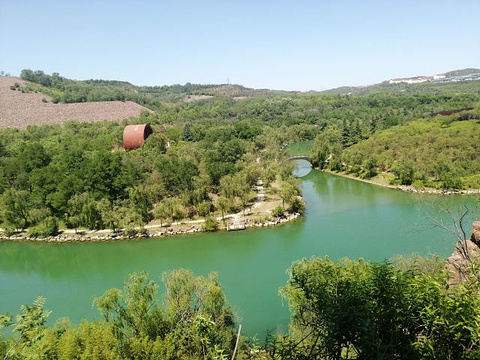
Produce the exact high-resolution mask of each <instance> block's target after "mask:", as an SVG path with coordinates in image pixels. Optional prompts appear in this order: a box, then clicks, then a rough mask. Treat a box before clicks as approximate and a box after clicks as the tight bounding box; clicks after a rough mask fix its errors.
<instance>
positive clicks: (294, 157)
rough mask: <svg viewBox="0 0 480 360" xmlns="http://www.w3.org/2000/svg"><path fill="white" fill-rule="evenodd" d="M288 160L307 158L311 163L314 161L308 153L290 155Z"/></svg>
mask: <svg viewBox="0 0 480 360" xmlns="http://www.w3.org/2000/svg"><path fill="white" fill-rule="evenodd" d="M287 160H292V161H293V160H306V161H308V162H309V163H312V162H311V161H310V157H309V156H307V155H295V156H290V157H289V158H288V159H287Z"/></svg>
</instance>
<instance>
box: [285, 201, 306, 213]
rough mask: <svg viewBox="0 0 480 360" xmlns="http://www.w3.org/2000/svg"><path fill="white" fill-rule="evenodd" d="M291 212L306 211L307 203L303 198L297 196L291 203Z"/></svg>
mask: <svg viewBox="0 0 480 360" xmlns="http://www.w3.org/2000/svg"><path fill="white" fill-rule="evenodd" d="M288 210H289V211H290V212H291V213H299V214H302V213H303V212H304V211H305V203H304V202H303V200H302V199H300V198H298V197H295V198H294V199H293V200H292V203H291V204H290V209H288Z"/></svg>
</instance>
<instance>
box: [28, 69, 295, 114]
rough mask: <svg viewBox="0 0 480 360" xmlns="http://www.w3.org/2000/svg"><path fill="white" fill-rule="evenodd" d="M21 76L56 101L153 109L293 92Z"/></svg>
mask: <svg viewBox="0 0 480 360" xmlns="http://www.w3.org/2000/svg"><path fill="white" fill-rule="evenodd" d="M21 78H22V79H23V80H26V81H29V82H30V83H31V85H29V88H28V90H33V91H38V92H42V93H44V94H47V95H50V96H51V97H52V101H53V102H54V103H80V102H92V101H116V100H119V101H125V100H130V101H133V102H136V103H137V104H140V105H143V106H146V107H148V108H150V109H152V110H154V109H158V108H160V107H161V106H162V103H177V102H182V101H194V100H200V99H205V98H208V97H212V96H228V97H232V98H236V99H239V98H244V97H251V96H275V95H285V94H292V93H293V92H287V91H272V90H268V89H259V90H257V89H250V88H246V87H244V86H242V85H230V84H220V85H217V84H191V83H186V84H185V85H180V84H176V85H163V86H136V85H133V84H131V83H129V82H126V81H116V80H93V79H92V80H71V79H67V78H65V77H62V76H60V75H59V74H58V73H53V74H52V75H49V74H45V73H44V72H43V71H40V70H37V71H32V70H28V69H26V70H22V72H21Z"/></svg>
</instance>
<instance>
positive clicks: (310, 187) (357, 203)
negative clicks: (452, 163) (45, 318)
mask: <svg viewBox="0 0 480 360" xmlns="http://www.w3.org/2000/svg"><path fill="white" fill-rule="evenodd" d="M300 164H301V166H300V170H305V168H307V167H308V166H305V164H304V163H303V165H302V163H300ZM307 173H308V174H307ZM303 175H305V176H304V177H302V178H301V179H302V180H301V181H302V189H303V194H304V198H305V201H306V203H307V211H306V213H305V216H304V217H302V218H301V219H300V220H297V221H295V222H293V223H290V224H287V225H284V226H281V227H275V228H266V229H255V230H245V231H241V232H228V233H227V232H219V233H214V234H201V235H192V236H185V237H171V238H159V239H143V240H136V241H121V242H106V243H83V244H34V243H11V242H3V243H0V313H4V312H9V313H17V312H18V310H19V306H20V304H24V303H31V302H32V301H33V300H34V299H35V298H36V297H37V296H39V295H43V296H46V298H47V302H46V305H45V308H47V309H51V310H53V314H52V315H51V322H53V321H54V320H55V319H58V318H60V317H69V318H70V319H71V320H72V321H73V322H74V323H77V322H79V321H80V319H82V318H86V319H92V318H95V317H99V313H98V311H97V310H96V309H94V308H93V307H92V300H93V298H94V297H96V296H99V295H101V294H102V293H103V291H105V290H106V289H108V288H111V287H121V286H122V283H123V282H124V281H125V279H126V278H127V275H128V274H129V273H132V272H135V271H141V270H147V271H148V272H149V273H150V276H151V277H152V278H153V279H155V280H157V281H158V282H160V277H161V274H162V273H163V272H165V271H169V270H173V269H178V268H188V269H192V270H193V271H194V272H195V273H196V274H201V275H206V274H208V273H209V272H211V271H215V272H217V273H218V274H219V279H220V282H221V283H222V285H223V286H224V289H225V292H226V295H227V298H228V300H229V301H230V303H231V304H232V305H233V307H234V309H235V311H236V313H237V314H238V317H239V320H238V321H239V322H240V323H241V324H242V325H243V329H244V333H245V334H246V335H250V336H254V335H257V337H258V338H260V339H263V336H264V334H265V331H267V330H269V331H276V330H286V329H287V325H288V322H289V311H288V307H287V304H286V303H284V302H282V300H281V298H280V297H279V295H278V289H279V287H281V286H282V285H284V284H285V282H286V280H287V274H286V270H287V269H288V267H289V266H290V265H291V263H292V262H293V261H295V260H297V259H301V258H303V257H306V258H310V257H312V256H329V257H330V258H331V259H339V258H342V257H349V258H352V259H357V258H360V257H362V258H365V259H368V260H382V259H385V258H390V257H391V256H393V255H396V254H403V255H409V254H412V253H419V254H422V255H431V254H439V255H441V256H444V257H445V256H448V255H449V254H450V253H451V252H452V250H453V244H454V240H453V239H452V238H451V237H450V236H449V235H448V234H447V233H446V232H444V231H441V230H439V229H431V225H432V223H431V220H429V219H428V217H432V216H437V215H438V214H439V210H438V209H439V208H440V207H442V206H448V207H449V208H450V209H455V208H458V207H459V206H461V205H462V204H464V203H470V204H471V203H473V202H474V201H475V198H474V197H465V196H448V197H441V196H435V195H419V194H410V193H404V192H400V191H397V190H392V189H385V188H381V187H377V186H374V185H370V184H366V183H362V182H358V181H355V180H350V179H346V178H341V177H337V176H333V175H329V174H325V173H321V172H319V171H316V170H312V171H310V172H308V171H304V172H303Z"/></svg>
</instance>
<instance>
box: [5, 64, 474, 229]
mask: <svg viewBox="0 0 480 360" xmlns="http://www.w3.org/2000/svg"><path fill="white" fill-rule="evenodd" d="M22 76H23V77H25V78H29V77H31V76H33V78H31V80H32V81H35V82H36V83H40V84H42V86H45V88H46V89H48V91H66V89H68V88H69V86H70V85H71V86H73V87H74V88H75V87H76V86H77V85H78V86H85V89H91V90H92V91H93V89H94V88H96V87H97V86H99V88H98V89H97V90H98V91H99V93H101V94H107V95H108V91H104V90H105V89H104V87H105V88H106V89H109V91H112V92H116V91H117V90H118V89H119V88H125V89H128V88H129V86H130V85H129V84H126V83H122V82H107V81H88V82H82V83H79V82H74V81H71V80H68V79H64V78H62V77H60V76H58V75H57V74H54V75H46V74H44V73H43V72H31V71H27V70H25V71H24V72H22ZM59 89H60V90H59ZM61 89H63V90H61ZM72 89H73V88H72ZM158 89H160V88H158ZM195 89H196V88H195V86H193V87H192V88H181V87H179V88H178V89H177V88H176V90H175V91H178V92H179V93H182V94H185V93H186V92H189V91H194V90H195ZM77 90H78V89H77ZM72 91H73V93H76V94H77V93H79V92H78V91H76V90H75V91H74V90H72ZM159 91H160V90H159ZM172 91H173V90H172ZM87 92H88V91H87ZM65 93H66V92H65ZM108 96H109V95H108ZM77 100H78V99H77ZM87 100H88V99H87ZM87 100H85V101H87ZM479 100H480V95H475V94H451V95H448V94H440V95H434V94H428V95H427V94H426V95H407V94H401V95H396V94H375V95H369V96H342V95H316V94H290V95H288V96H255V97H248V98H244V99H241V100H237V99H234V98H232V97H228V96H214V97H212V98H209V99H202V100H197V101H192V102H178V103H168V102H162V103H161V105H159V108H158V110H157V111H155V112H152V113H148V114H147V113H146V114H144V115H143V116H142V117H141V118H133V119H130V120H128V121H122V122H104V123H79V122H74V121H73V122H67V123H66V124H64V125H63V126H60V125H44V126H30V127H28V128H27V129H26V130H15V129H3V130H0V202H1V204H2V208H1V209H2V211H1V212H0V222H1V223H3V226H2V227H4V228H5V229H6V230H7V233H12V232H13V231H14V230H15V229H24V228H27V227H28V228H29V229H30V230H29V232H30V234H31V235H32V236H35V235H39V236H41V235H48V234H53V233H55V232H56V231H57V229H58V228H59V227H60V228H64V227H69V228H72V229H77V228H83V229H85V228H86V229H102V228H111V229H117V228H128V229H131V228H134V227H138V226H142V225H144V224H146V223H148V222H149V221H151V220H152V219H157V220H160V221H164V220H167V219H168V220H180V219H186V218H198V217H208V216H211V215H213V214H215V212H221V213H222V214H223V213H224V212H225V211H240V210H241V209H242V208H243V207H245V206H246V205H247V204H249V203H251V201H252V197H254V194H252V186H253V185H254V184H255V182H256V180H257V179H263V181H264V182H265V183H266V185H267V186H269V185H270V184H272V183H273V184H275V189H276V191H277V193H278V194H279V196H280V197H282V199H283V200H284V201H283V203H284V204H285V206H286V207H287V208H290V210H291V211H298V210H299V209H300V208H301V205H300V204H298V201H297V200H295V199H296V194H298V193H299V190H298V186H297V184H296V183H295V180H294V179H293V177H292V175H291V169H292V166H293V165H292V164H291V163H290V162H288V161H287V160H286V157H287V156H286V155H285V152H284V149H285V147H286V145H287V144H289V143H293V142H297V141H301V140H312V139H316V141H315V145H314V149H313V153H312V163H313V164H314V165H315V166H319V167H328V168H330V169H332V170H336V171H347V172H351V173H353V174H355V175H357V176H362V177H373V176H375V175H376V173H377V172H380V171H387V172H389V173H391V174H392V175H391V176H392V181H394V182H395V181H397V182H400V183H414V184H415V185H418V186H420V185H421V186H434V187H455V188H456V187H465V188H468V187H474V188H478V187H479V185H478V181H479V180H478V173H479V170H478V161H475V160H476V156H477V155H478V141H476V140H475V139H476V138H478V135H477V134H478V129H479V125H478V118H479V107H478V103H479ZM81 101H83V100H81ZM465 108H467V109H469V108H474V110H467V111H464V112H460V113H458V112H455V111H456V110H458V109H465ZM445 111H447V112H448V111H453V112H454V114H453V115H450V116H442V115H438V116H437V117H433V118H432V117H431V116H432V114H433V115H435V114H438V113H441V112H445ZM130 123H149V124H151V125H152V127H153V128H154V131H155V133H154V134H153V135H152V136H150V137H149V138H148V139H147V141H146V143H145V145H144V146H143V147H142V148H141V149H138V150H134V151H124V150H123V149H122V148H121V146H122V131H123V128H124V126H125V125H126V124H130ZM420 130H421V131H420ZM411 134H414V136H413V135H412V136H411ZM467 135H468V136H467ZM412 147H416V149H417V150H418V152H417V154H418V156H417V158H413V157H411V156H409V155H407V154H410V149H411V148H412ZM444 148H445V149H444ZM446 148H448V149H446ZM439 150H442V156H435V157H433V156H430V155H431V154H434V153H437V152H439ZM299 207H300V208H299Z"/></svg>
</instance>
